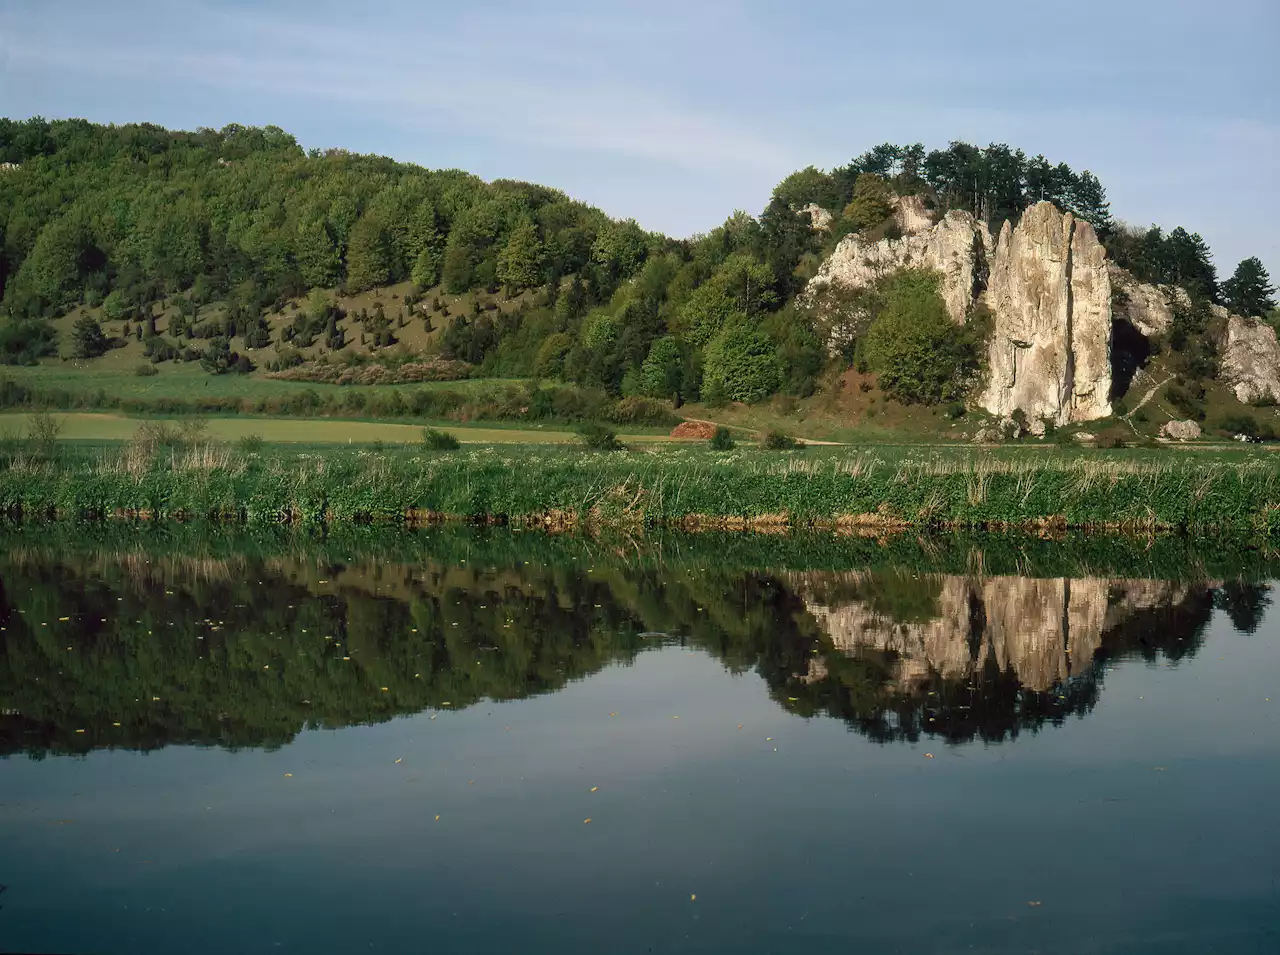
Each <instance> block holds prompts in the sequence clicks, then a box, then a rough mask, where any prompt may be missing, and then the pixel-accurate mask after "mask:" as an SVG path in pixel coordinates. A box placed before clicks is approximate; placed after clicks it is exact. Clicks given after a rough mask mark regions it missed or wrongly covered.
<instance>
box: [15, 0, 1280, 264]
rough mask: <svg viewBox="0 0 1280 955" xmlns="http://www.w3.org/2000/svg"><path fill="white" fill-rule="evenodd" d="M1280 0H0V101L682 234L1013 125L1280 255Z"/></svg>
mask: <svg viewBox="0 0 1280 955" xmlns="http://www.w3.org/2000/svg"><path fill="white" fill-rule="evenodd" d="M1278 45H1280V0H1216V2H1214V3H1205V2H1203V0H1105V2H1099V0H1074V2H1072V3H1041V2H1035V0H986V2H982V0H968V2H957V0H913V2H909V3H901V2H891V0H880V2H876V3H866V2H860V0H809V2H807V3H797V2H795V0H790V2H766V0H737V2H731V0H683V2H672V0H647V2H644V3H632V2H629V0H594V2H582V0H470V2H458V0H451V2H435V0H362V2H353V0H341V2H335V0H256V2H254V0H115V2H112V3H110V4H105V3H102V2H101V0H0V115H5V116H9V117H12V118H23V117H26V116H31V115H43V116H45V117H47V118H65V117H73V116H74V117H84V118H87V119H90V120H94V121H97V122H114V123H125V122H141V121H146V122H152V123H158V124H161V125H164V126H168V127H171V128H184V129H192V128H195V127H199V126H207V127H220V126H223V125H225V124H227V123H233V122H234V123H241V124H244V125H267V124H274V125H276V126H280V127H282V128H284V129H286V130H288V131H289V132H291V133H292V134H294V135H295V136H296V137H297V138H298V140H299V141H300V142H301V143H302V144H303V145H304V146H306V147H312V146H316V147H321V148H327V147H331V146H340V147H343V148H346V149H349V150H352V151H355V152H365V153H378V154H381V155H386V156H391V157H393V158H395V159H399V160H404V161H409V162H415V163H418V164H421V165H423V166H428V167H432V168H461V169H466V170H468V171H470V172H474V173H476V174H478V175H480V176H483V177H484V178H486V179H494V178H508V179H523V180H528V181H531V182H538V183H542V184H544V185H549V186H554V187H556V188H559V189H562V190H564V191H565V192H567V193H569V194H570V195H572V196H574V197H575V198H578V199H581V200H583V201H585V202H589V203H591V204H593V205H597V206H599V207H601V208H603V209H604V210H605V211H606V212H608V213H610V214H611V215H614V216H618V217H632V218H635V219H636V220H637V221H638V222H640V224H641V225H643V226H644V227H646V228H649V229H653V230H657V231H662V232H665V233H667V234H669V235H674V236H687V235H691V234H694V233H699V232H706V231H709V230H710V229H712V228H714V227H715V226H716V225H718V224H719V223H720V222H722V221H723V220H724V219H725V218H726V217H727V216H728V215H729V214H731V213H732V212H733V211H734V210H735V209H744V210H746V211H748V212H751V213H758V212H759V211H760V210H762V209H763V208H764V206H765V204H766V203H767V202H768V199H769V195H770V193H771V191H772V189H773V187H774V185H776V184H777V182H778V181H780V180H781V179H782V178H783V177H784V176H786V175H787V174H788V173H790V172H792V171H793V170H795V169H799V168H802V167H804V166H807V165H810V164H813V165H817V166H819V167H823V168H829V167H831V166H834V165H838V164H842V163H845V162H847V161H848V160H849V159H850V158H852V157H853V156H855V155H857V154H859V153H861V152H863V151H864V150H866V149H867V148H869V147H871V146H873V145H875V144H877V143H880V142H886V141H888V142H897V143H906V142H917V141H918V142H923V143H924V144H925V145H926V146H927V147H929V148H935V147H941V146H945V145H946V144H947V143H948V142H949V141H951V140H956V139H960V140H965V141H968V142H972V143H975V144H979V145H985V144H986V143H989V142H1005V143H1008V144H1010V145H1011V146H1014V147H1018V148H1021V149H1023V150H1025V151H1026V152H1027V153H1028V154H1029V155H1034V154H1036V153H1043V154H1044V155H1045V156H1046V157H1048V158H1049V159H1050V160H1051V161H1053V162H1055V163H1056V162H1066V163H1068V164H1069V165H1071V166H1072V167H1073V168H1075V169H1076V170H1081V169H1090V170H1092V171H1093V172H1094V173H1096V174H1097V175H1098V176H1099V177H1100V178H1101V180H1102V182H1103V183H1104V185H1105V186H1106V187H1107V190H1108V195H1109V198H1110V200H1111V207H1112V213H1113V215H1114V216H1116V217H1117V218H1119V219H1123V220H1125V221H1129V222H1133V223H1137V224H1143V225H1145V224H1150V223H1153V222H1154V223H1158V224H1160V225H1162V226H1165V227H1166V228H1172V227H1173V226H1177V225H1183V226H1185V227H1187V228H1188V229H1190V230H1192V231H1197V232H1199V233H1200V234H1201V235H1203V236H1204V238H1205V239H1206V240H1207V241H1208V242H1209V244H1210V246H1211V248H1212V249H1213V251H1214V256H1215V261H1216V263H1217V265H1218V269H1219V272H1220V273H1224V274H1229V273H1230V271H1231V270H1232V269H1233V268H1234V266H1235V263H1236V262H1238V261H1239V260H1240V259H1241V258H1244V257H1246V256H1249V255H1257V256H1259V257H1260V258H1262V260H1263V261H1264V263H1265V264H1266V265H1267V267H1268V269H1269V270H1270V272H1271V274H1272V275H1273V276H1275V277H1280V176H1277V175H1276V172H1277V170H1278V169H1280V65H1278V63H1280V61H1278V60H1277V57H1276V51H1277V46H1278Z"/></svg>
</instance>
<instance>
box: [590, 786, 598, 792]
mask: <svg viewBox="0 0 1280 955" xmlns="http://www.w3.org/2000/svg"><path fill="white" fill-rule="evenodd" d="M599 788H600V787H599V786H592V787H591V791H592V792H595V791H596V790H597V789H599Z"/></svg>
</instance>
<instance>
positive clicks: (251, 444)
mask: <svg viewBox="0 0 1280 955" xmlns="http://www.w3.org/2000/svg"><path fill="white" fill-rule="evenodd" d="M264 443H265V442H263V440H262V435H260V434H246V435H245V436H244V437H243V438H241V439H240V440H239V441H237V442H236V447H237V448H238V449H239V450H240V453H241V454H257V453H258V452H260V451H261V450H262V445H263V444H264Z"/></svg>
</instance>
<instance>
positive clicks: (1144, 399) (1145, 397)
mask: <svg viewBox="0 0 1280 955" xmlns="http://www.w3.org/2000/svg"><path fill="white" fill-rule="evenodd" d="M1175 377H1176V376H1174V375H1170V376H1169V377H1168V378H1166V379H1165V380H1164V381H1162V382H1160V383H1158V384H1157V385H1155V386H1154V387H1153V388H1152V389H1151V390H1150V391H1148V392H1147V393H1146V394H1145V395H1143V396H1142V400H1141V401H1139V402H1138V403H1137V404H1136V405H1134V406H1133V407H1132V408H1131V409H1129V413H1128V414H1126V415H1125V416H1124V422H1125V424H1127V425H1128V426H1129V427H1130V428H1133V433H1134V434H1137V433H1138V429H1137V428H1135V427H1134V426H1133V422H1132V421H1130V420H1129V419H1130V418H1131V417H1133V415H1134V414H1136V413H1137V412H1138V409H1140V408H1141V407H1142V406H1143V405H1145V404H1146V403H1147V402H1148V401H1150V400H1151V399H1152V398H1154V397H1155V396H1156V392H1157V391H1159V390H1160V389H1161V388H1163V387H1164V386H1165V385H1167V384H1168V383H1169V382H1171V381H1173V379H1174V378H1175Z"/></svg>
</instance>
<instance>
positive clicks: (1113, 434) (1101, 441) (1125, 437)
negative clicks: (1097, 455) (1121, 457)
mask: <svg viewBox="0 0 1280 955" xmlns="http://www.w3.org/2000/svg"><path fill="white" fill-rule="evenodd" d="M1130 436H1131V432H1129V431H1128V430H1127V429H1125V428H1123V427H1120V426H1116V427H1112V428H1107V429H1106V430H1104V431H1100V432H1098V439H1097V441H1096V442H1095V444H1094V446H1095V447H1099V448H1107V449H1115V448H1127V447H1128V446H1129V438H1130Z"/></svg>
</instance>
